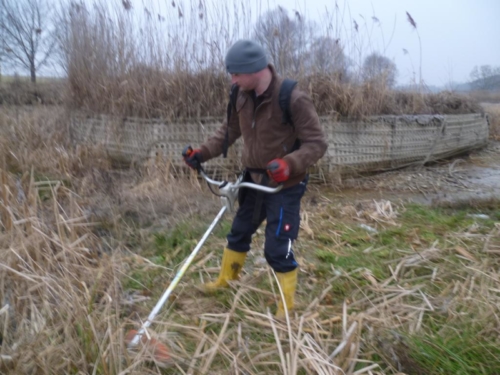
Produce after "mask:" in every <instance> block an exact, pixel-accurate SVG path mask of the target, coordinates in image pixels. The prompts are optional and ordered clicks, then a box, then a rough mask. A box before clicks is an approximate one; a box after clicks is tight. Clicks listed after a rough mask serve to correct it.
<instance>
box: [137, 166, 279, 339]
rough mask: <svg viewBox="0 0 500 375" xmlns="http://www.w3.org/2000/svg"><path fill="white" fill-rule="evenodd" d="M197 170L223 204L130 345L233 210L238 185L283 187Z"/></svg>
mask: <svg viewBox="0 0 500 375" xmlns="http://www.w3.org/2000/svg"><path fill="white" fill-rule="evenodd" d="M198 171H199V173H200V174H201V176H202V177H203V178H204V179H205V180H206V181H207V182H208V183H209V184H212V185H217V186H218V187H219V192H220V196H221V197H222V198H223V201H224V206H223V207H222V209H221V210H220V211H219V214H218V215H217V217H216V218H215V219H214V221H213V222H212V224H210V227H209V228H208V229H207V231H206V232H205V234H204V235H203V237H202V238H201V240H200V242H198V244H197V245H196V247H195V248H194V250H193V252H192V253H191V254H190V255H189V257H188V258H187V259H186V260H185V261H184V263H183V264H182V266H181V268H180V269H179V271H177V273H176V275H175V277H174V279H173V280H172V282H171V283H170V285H169V286H168V288H167V290H166V291H165V292H164V293H163V296H162V297H161V298H160V300H159V301H158V302H157V304H156V306H155V307H154V308H153V311H151V313H150V314H149V316H148V318H147V319H146V321H145V322H144V323H143V324H142V327H141V329H140V330H139V331H137V333H136V335H135V336H134V338H133V339H132V341H130V344H129V346H130V347H134V346H137V344H139V341H140V339H141V336H142V335H144V333H145V332H146V329H147V328H148V327H149V326H150V325H151V323H152V322H153V319H154V318H155V317H156V315H157V314H158V312H159V311H160V309H161V308H162V307H163V305H164V304H165V302H166V301H167V300H168V297H169V296H170V294H171V293H172V291H173V290H174V289H175V287H176V286H177V284H178V283H179V281H180V279H181V277H182V276H183V275H184V273H185V272H186V270H187V268H188V267H189V265H190V264H191V262H192V261H193V259H194V257H195V256H196V255H197V254H198V252H199V251H200V249H201V247H202V246H203V244H204V243H205V241H206V240H207V238H208V236H209V235H210V233H212V231H213V229H214V227H215V226H216V225H217V223H218V222H219V221H220V219H221V218H222V216H223V215H224V213H225V212H226V211H230V212H231V211H233V208H234V203H235V200H236V198H237V197H238V189H239V188H240V187H245V188H250V189H255V190H260V191H263V192H265V193H277V192H278V191H280V190H281V189H282V187H283V186H282V185H279V186H277V187H275V188H270V187H267V186H262V185H258V184H254V183H251V182H243V176H240V177H239V178H238V179H237V180H236V182H235V183H232V182H227V181H216V180H212V179H211V178H210V177H208V176H207V175H206V173H205V172H204V171H203V168H200V169H199V170H198Z"/></svg>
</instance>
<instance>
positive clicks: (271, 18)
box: [254, 7, 312, 74]
mask: <svg viewBox="0 0 500 375" xmlns="http://www.w3.org/2000/svg"><path fill="white" fill-rule="evenodd" d="M310 33H312V26H311V25H310V24H308V23H307V22H306V20H305V19H304V17H303V16H301V15H300V14H299V13H298V12H295V17H294V18H290V17H289V16H288V12H287V11H286V10H285V9H284V8H282V7H278V8H276V9H274V10H271V11H269V12H267V13H265V14H264V15H263V16H261V17H260V19H259V20H258V21H257V24H256V26H255V32H254V36H255V39H257V40H258V41H259V42H260V43H261V44H262V46H264V48H266V49H267V51H268V53H269V55H270V58H271V60H272V61H273V63H274V65H275V66H276V68H277V70H278V71H279V72H280V73H281V74H294V73H298V72H299V71H300V69H301V68H303V64H304V61H305V59H306V57H307V53H308V52H309V51H308V50H309V44H310V40H311V38H310Z"/></svg>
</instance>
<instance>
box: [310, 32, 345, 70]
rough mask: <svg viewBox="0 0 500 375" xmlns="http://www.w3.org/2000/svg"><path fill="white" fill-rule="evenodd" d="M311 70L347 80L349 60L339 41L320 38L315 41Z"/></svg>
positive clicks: (312, 48)
mask: <svg viewBox="0 0 500 375" xmlns="http://www.w3.org/2000/svg"><path fill="white" fill-rule="evenodd" d="M309 57H310V65H311V67H310V68H311V69H313V70H316V71H318V72H321V73H325V74H336V75H338V77H339V78H341V79H346V78H347V68H348V59H347V57H346V56H345V54H344V50H343V48H342V46H341V45H340V41H339V39H333V38H331V37H328V36H320V37H317V38H315V39H314V41H313V43H312V45H311V51H310V55H309Z"/></svg>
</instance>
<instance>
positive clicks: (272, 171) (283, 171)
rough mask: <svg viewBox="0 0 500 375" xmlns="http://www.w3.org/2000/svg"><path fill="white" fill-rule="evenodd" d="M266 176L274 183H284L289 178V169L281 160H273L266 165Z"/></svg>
mask: <svg viewBox="0 0 500 375" xmlns="http://www.w3.org/2000/svg"><path fill="white" fill-rule="evenodd" d="M266 169H267V174H268V175H269V177H271V178H272V179H273V180H274V181H276V182H285V181H286V180H288V177H290V168H289V167H288V163H287V162H286V161H284V160H283V159H274V160H271V161H270V162H269V163H268V164H267V168H266Z"/></svg>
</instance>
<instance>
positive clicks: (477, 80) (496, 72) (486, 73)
mask: <svg viewBox="0 0 500 375" xmlns="http://www.w3.org/2000/svg"><path fill="white" fill-rule="evenodd" d="M470 79H471V82H470V84H471V86H472V88H474V89H479V90H492V89H497V90H498V89H499V88H500V66H498V67H492V66H491V65H481V66H479V67H478V66H477V65H476V66H475V67H474V68H473V69H472V71H471V72H470Z"/></svg>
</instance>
